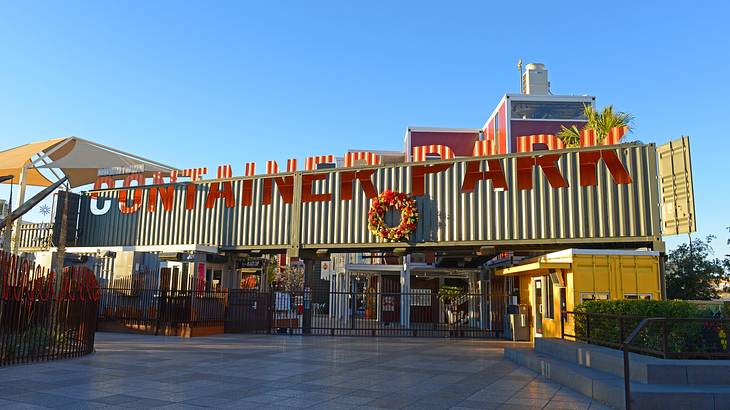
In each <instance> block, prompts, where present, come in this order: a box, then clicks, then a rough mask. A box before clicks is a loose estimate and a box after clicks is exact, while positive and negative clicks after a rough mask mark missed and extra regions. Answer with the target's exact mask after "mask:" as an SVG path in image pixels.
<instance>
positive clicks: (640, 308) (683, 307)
mask: <svg viewBox="0 0 730 410" xmlns="http://www.w3.org/2000/svg"><path fill="white" fill-rule="evenodd" d="M575 311H576V312H577V313H578V314H577V315H576V316H575V334H576V336H577V338H578V339H579V340H585V341H589V342H590V343H594V344H600V345H607V346H616V345H619V344H620V343H621V342H622V340H623V339H625V338H626V337H627V336H628V335H629V334H630V333H631V332H632V331H633V330H634V329H635V328H636V327H637V326H638V325H639V323H640V322H641V321H642V320H643V319H644V318H707V320H697V321H682V320H677V321H672V320H668V321H655V322H649V324H648V325H647V326H646V327H644V328H643V329H642V330H641V331H640V332H639V334H638V335H637V337H636V338H635V339H634V342H633V343H632V346H634V347H638V348H643V349H647V350H654V351H663V350H664V333H665V331H666V334H667V338H666V348H667V351H668V352H670V353H687V352H720V351H727V334H726V333H727V332H726V329H725V327H727V324H728V322H724V324H721V322H720V321H719V320H717V318H713V316H716V315H714V314H713V312H712V311H710V310H708V309H707V308H704V307H702V306H699V305H697V304H694V303H691V302H687V301H682V300H600V301H599V300H595V301H586V302H583V303H581V304H580V305H578V306H577V307H576V309H575ZM727 311H728V309H723V312H722V314H723V316H724V317H725V318H727V317H728V316H727V313H728V312H727ZM581 313H597V314H606V315H618V316H622V318H616V317H601V316H590V318H589V316H588V315H584V314H581ZM622 322H623V329H621V323H622ZM665 326H666V330H665Z"/></svg>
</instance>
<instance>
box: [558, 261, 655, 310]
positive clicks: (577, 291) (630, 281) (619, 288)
mask: <svg viewBox="0 0 730 410" xmlns="http://www.w3.org/2000/svg"><path fill="white" fill-rule="evenodd" d="M573 273H574V274H575V285H574V288H573V292H572V293H573V297H574V300H575V301H577V302H578V303H580V302H581V301H582V300H583V298H584V297H586V298H589V297H590V296H591V295H596V297H599V296H601V297H602V296H604V295H603V294H605V293H608V295H607V296H608V297H607V298H608V299H610V300H616V299H627V298H628V297H631V296H633V295H648V296H650V298H651V299H653V300H658V299H661V295H662V293H661V282H660V277H659V258H658V257H657V256H617V255H574V256H573ZM627 296H628V297H627Z"/></svg>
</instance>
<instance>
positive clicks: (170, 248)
mask: <svg viewBox="0 0 730 410" xmlns="http://www.w3.org/2000/svg"><path fill="white" fill-rule="evenodd" d="M57 250H58V248H49V251H51V252H57ZM98 250H101V251H112V252H190V251H194V252H203V253H218V247H217V246H210V245H200V244H188V245H147V246H71V247H68V248H66V252H67V253H96V251H98Z"/></svg>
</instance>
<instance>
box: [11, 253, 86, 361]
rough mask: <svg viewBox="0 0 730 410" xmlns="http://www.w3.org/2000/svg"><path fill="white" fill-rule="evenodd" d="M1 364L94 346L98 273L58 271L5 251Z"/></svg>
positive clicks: (79, 352) (53, 356)
mask: <svg viewBox="0 0 730 410" xmlns="http://www.w3.org/2000/svg"><path fill="white" fill-rule="evenodd" d="M0 286H2V288H1V291H2V294H0V366H5V365H11V364H16V363H28V362H36V361H46V360H55V359H65V358H71V357H78V356H81V355H84V354H88V353H91V352H93V351H94V332H95V330H96V310H97V301H98V297H99V293H98V286H97V283H96V278H95V277H94V274H93V272H91V271H90V270H88V269H84V268H78V269H68V268H67V269H65V270H64V272H63V274H62V275H60V277H59V276H57V275H56V274H55V272H52V271H49V270H47V269H44V268H42V267H40V266H35V264H34V263H33V262H31V261H28V260H26V259H23V258H19V257H17V256H15V255H11V254H9V253H0Z"/></svg>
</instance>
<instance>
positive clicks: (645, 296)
mask: <svg viewBox="0 0 730 410" xmlns="http://www.w3.org/2000/svg"><path fill="white" fill-rule="evenodd" d="M624 299H628V300H651V293H624Z"/></svg>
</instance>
